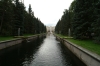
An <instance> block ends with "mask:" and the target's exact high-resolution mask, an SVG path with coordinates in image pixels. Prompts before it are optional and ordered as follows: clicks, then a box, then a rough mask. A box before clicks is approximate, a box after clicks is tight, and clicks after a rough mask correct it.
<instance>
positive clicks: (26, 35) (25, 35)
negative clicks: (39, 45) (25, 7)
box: [0, 33, 44, 41]
mask: <svg viewBox="0 0 100 66" xmlns="http://www.w3.org/2000/svg"><path fill="white" fill-rule="evenodd" d="M41 34H44V33H41ZM35 35H40V34H24V35H23V36H10V37H0V41H6V40H12V39H16V38H26V37H28V36H35Z"/></svg>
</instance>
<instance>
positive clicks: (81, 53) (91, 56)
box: [54, 34, 100, 66]
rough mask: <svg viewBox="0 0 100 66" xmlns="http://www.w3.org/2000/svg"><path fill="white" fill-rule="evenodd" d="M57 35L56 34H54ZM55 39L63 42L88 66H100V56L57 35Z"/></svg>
mask: <svg viewBox="0 0 100 66" xmlns="http://www.w3.org/2000/svg"><path fill="white" fill-rule="evenodd" d="M54 35H55V34H54ZM55 37H56V38H57V39H58V40H59V41H60V42H62V43H63V44H64V45H65V46H66V47H67V48H68V49H69V50H70V51H71V52H72V53H73V54H75V55H76V56H77V57H78V58H79V59H80V60H81V61H82V62H83V63H85V64H86V65H87V66H100V56H99V55H97V54H95V53H92V52H90V51H88V50H86V49H84V48H82V47H80V46H78V45H75V44H74V43H72V42H70V41H68V40H66V39H64V38H61V37H59V36H57V35H55Z"/></svg>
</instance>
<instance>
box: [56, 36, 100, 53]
mask: <svg viewBox="0 0 100 66" xmlns="http://www.w3.org/2000/svg"><path fill="white" fill-rule="evenodd" d="M56 35H58V36H59V37H61V38H64V37H66V36H63V35H59V34H56ZM66 40H68V41H70V42H72V43H74V44H76V45H78V46H81V47H83V48H85V49H87V50H89V51H91V52H94V53H96V54H98V55H100V44H96V43H94V42H93V41H92V40H76V39H73V38H66Z"/></svg>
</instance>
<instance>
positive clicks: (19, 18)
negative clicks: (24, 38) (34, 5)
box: [14, 0, 25, 36]
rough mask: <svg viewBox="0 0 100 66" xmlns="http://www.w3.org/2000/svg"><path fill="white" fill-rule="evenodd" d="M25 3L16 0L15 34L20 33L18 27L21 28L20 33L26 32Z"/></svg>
mask: <svg viewBox="0 0 100 66" xmlns="http://www.w3.org/2000/svg"><path fill="white" fill-rule="evenodd" d="M24 9H25V8H24V5H23V4H22V3H20V2H19V0H16V4H15V9H14V10H15V22H14V35H15V36H17V35H18V29H19V28H20V35H23V32H24V21H23V17H24Z"/></svg>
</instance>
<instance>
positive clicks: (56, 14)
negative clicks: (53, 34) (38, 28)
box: [24, 0, 73, 26]
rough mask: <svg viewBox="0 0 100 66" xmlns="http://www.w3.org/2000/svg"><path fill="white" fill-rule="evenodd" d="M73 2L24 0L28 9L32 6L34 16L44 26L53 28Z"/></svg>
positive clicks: (66, 0)
mask: <svg viewBox="0 0 100 66" xmlns="http://www.w3.org/2000/svg"><path fill="white" fill-rule="evenodd" d="M72 1H73V0H24V4H25V6H26V8H27V9H28V7H29V4H31V6H32V10H33V11H34V15H35V16H36V17H38V18H39V19H40V20H41V21H42V22H43V23H44V24H45V25H49V26H55V25H56V23H57V21H58V20H59V19H60V18H61V16H62V14H63V11H64V9H68V8H69V6H70V4H71V2H72Z"/></svg>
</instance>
